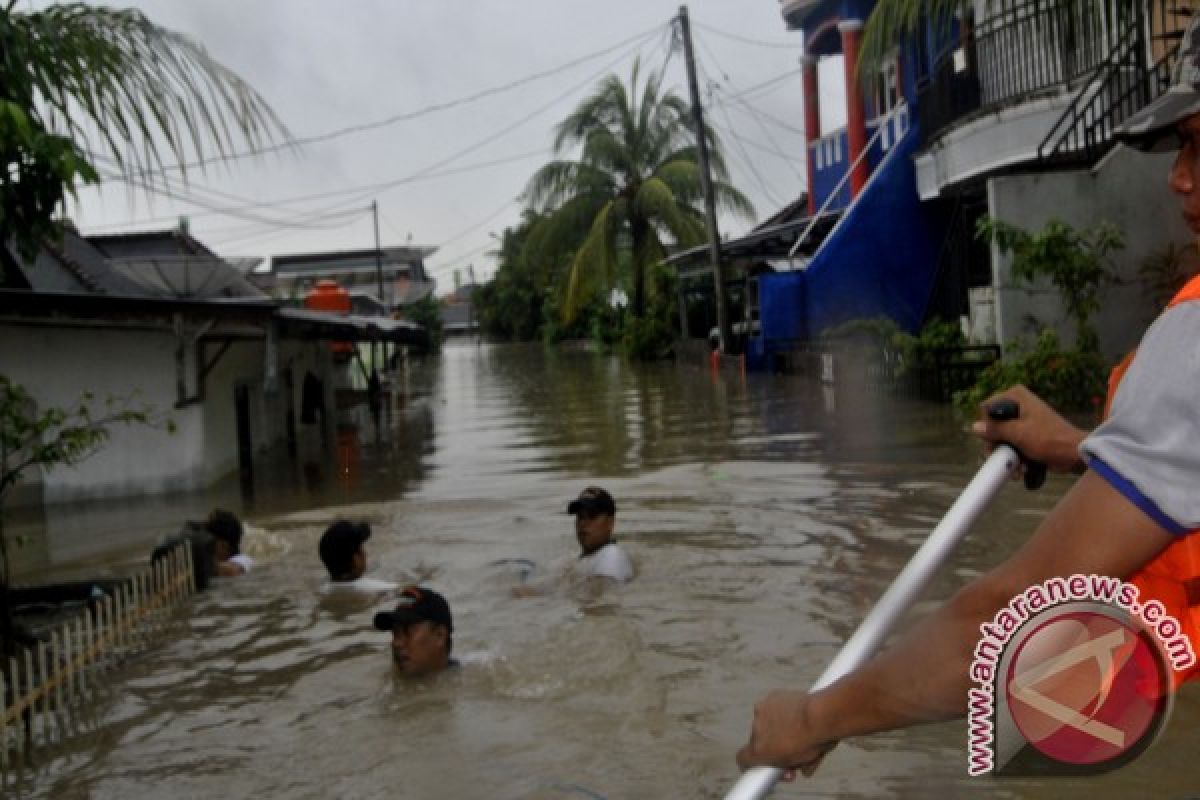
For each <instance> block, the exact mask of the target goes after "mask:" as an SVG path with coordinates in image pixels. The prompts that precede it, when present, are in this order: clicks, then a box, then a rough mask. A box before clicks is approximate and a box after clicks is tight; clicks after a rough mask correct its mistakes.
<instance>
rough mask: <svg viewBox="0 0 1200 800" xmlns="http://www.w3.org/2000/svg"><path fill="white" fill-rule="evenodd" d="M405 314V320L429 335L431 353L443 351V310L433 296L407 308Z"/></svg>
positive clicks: (426, 297)
mask: <svg viewBox="0 0 1200 800" xmlns="http://www.w3.org/2000/svg"><path fill="white" fill-rule="evenodd" d="M403 314H404V318H405V319H407V320H408V321H410V322H415V323H417V324H418V325H420V326H421V327H422V328H424V329H425V330H426V332H427V333H428V334H429V350H430V351H431V352H435V353H436V352H437V351H438V350H441V349H442V308H441V306H440V305H438V301H437V300H436V299H435V298H434V296H433V295H432V294H427V295H425V297H423V298H421V299H420V300H418V301H417V302H415V303H413V304H412V305H410V306H407V307H406V308H405V309H404V311H403Z"/></svg>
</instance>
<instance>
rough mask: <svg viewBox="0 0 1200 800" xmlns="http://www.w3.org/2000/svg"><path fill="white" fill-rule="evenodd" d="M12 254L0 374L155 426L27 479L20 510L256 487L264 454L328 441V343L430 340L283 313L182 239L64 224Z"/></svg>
mask: <svg viewBox="0 0 1200 800" xmlns="http://www.w3.org/2000/svg"><path fill="white" fill-rule="evenodd" d="M12 255H13V257H14V261H15V262H16V263H17V264H18V266H19V267H20V270H19V274H15V275H10V276H9V277H8V279H7V282H6V283H5V284H4V285H2V286H0V373H3V374H4V375H5V376H6V377H8V378H9V379H11V380H12V381H14V382H15V383H17V384H20V385H21V386H23V387H24V388H25V389H26V390H27V391H28V393H29V394H30V396H31V398H32V401H33V403H34V404H35V408H33V409H30V410H31V411H32V412H36V411H37V410H38V409H39V408H42V409H45V408H55V407H57V408H67V409H74V408H77V407H79V404H80V403H81V402H87V398H88V397H89V396H90V397H91V398H92V399H91V401H90V404H91V406H92V410H93V413H94V414H95V415H96V416H103V415H104V413H105V409H106V408H109V405H108V403H109V401H110V400H111V401H112V402H113V404H114V406H113V407H117V408H120V407H122V406H123V405H129V406H131V407H138V408H148V409H149V410H150V411H151V413H152V415H153V416H154V417H155V418H156V419H157V420H158V421H159V423H160V424H158V425H155V426H140V425H131V426H124V425H115V426H113V427H112V428H111V430H110V433H111V437H110V439H109V441H108V443H107V444H106V445H105V446H104V447H103V448H102V449H101V450H100V451H99V452H98V453H97V454H96V455H94V456H93V457H91V458H89V459H87V460H85V461H83V462H82V463H80V464H78V465H76V466H73V467H60V468H57V469H54V470H51V471H48V472H46V473H44V474H38V475H31V476H27V478H26V479H25V480H23V481H22V482H21V483H20V484H19V485H18V486H17V487H16V491H15V492H14V493H13V495H12V496H11V497H9V498H6V499H7V500H8V501H9V502H11V504H12V505H18V506H19V505H39V504H42V503H46V504H50V503H59V502H68V501H81V500H93V499H103V498H112V497H129V496H140V495H149V494H159V493H166V492H176V491H192V490H197V489H203V488H205V487H207V486H209V485H211V484H212V483H213V482H215V481H217V480H218V479H220V478H222V477H224V476H227V475H229V474H231V473H238V472H240V473H241V476H242V478H243V481H249V480H250V479H251V478H252V477H253V464H254V460H255V458H256V456H257V455H258V454H259V453H261V452H262V451H264V450H267V449H270V448H273V447H287V448H288V450H290V451H292V452H295V451H296V450H297V449H300V450H301V451H303V450H304V449H305V448H306V447H309V446H311V447H315V448H320V447H321V446H322V442H323V441H326V440H328V439H329V436H330V431H331V429H332V426H333V424H334V419H333V416H332V413H330V414H319V415H311V414H306V411H309V410H311V409H312V408H314V407H319V408H321V409H330V410H331V412H332V410H333V409H334V397H333V393H332V387H333V384H334V372H335V370H336V369H337V367H336V365H335V364H334V362H333V359H332V355H331V350H330V347H329V342H330V341H356V340H387V341H395V342H402V343H416V344H422V343H424V340H425V334H424V331H423V330H421V329H420V328H419V327H418V326H415V325H412V324H410V323H405V322H399V321H395V320H379V321H377V320H373V319H366V318H358V317H354V316H343V317H335V316H332V315H329V314H321V313H317V312H312V311H305V310H301V309H293V308H283V307H281V306H280V305H279V303H278V302H276V301H275V300H273V299H272V298H270V297H268V296H267V295H265V294H264V293H262V292H261V291H259V290H258V289H256V288H255V287H253V286H252V285H251V284H250V283H249V282H248V281H246V280H245V277H244V276H243V274H242V273H243V269H242V268H239V267H244V265H237V264H231V263H228V262H225V261H223V260H222V259H220V258H219V257H217V256H216V255H215V254H213V253H212V252H211V251H209V250H208V249H207V248H205V247H203V245H201V244H199V243H198V242H196V241H195V240H194V239H192V237H190V236H189V235H188V234H187V233H186V232H185V231H164V232H155V233H150V234H128V235H119V236H103V237H95V238H85V237H83V236H80V235H79V234H78V233H77V232H75V231H73V230H66V231H64V235H63V238H62V240H61V241H60V242H57V243H47V244H45V245H44V246H43V247H42V249H41V251H40V252H39V253H38V254H37V256H36V258H34V259H32V260H31V261H25V260H22V259H20V258H18V257H17V256H16V254H15V253H13V254H12ZM306 385H307V386H308V389H307V392H306V388H305V387H306ZM314 387H316V394H315V395H314ZM306 418H308V420H309V421H311V422H312V423H313V424H311V425H308V426H306V425H305V424H304V423H305V421H306ZM168 420H169V423H170V424H169V425H168V424H167V422H168ZM306 431H307V433H306Z"/></svg>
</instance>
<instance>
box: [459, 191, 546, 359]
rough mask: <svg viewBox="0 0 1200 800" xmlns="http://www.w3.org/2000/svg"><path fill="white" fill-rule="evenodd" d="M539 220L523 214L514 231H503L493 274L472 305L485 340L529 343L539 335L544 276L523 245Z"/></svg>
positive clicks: (534, 215)
mask: <svg viewBox="0 0 1200 800" xmlns="http://www.w3.org/2000/svg"><path fill="white" fill-rule="evenodd" d="M538 219H539V217H538V216H537V215H536V214H534V213H532V212H530V211H526V212H525V214H524V217H523V218H522V220H521V223H520V224H519V225H518V226H517V227H516V228H506V229H505V230H504V235H503V236H502V237H501V239H500V249H499V250H497V251H495V252H493V253H492V255H494V256H496V259H497V267H496V274H495V276H494V277H493V278H492V280H491V281H489V282H488V283H486V284H484V285H483V286H481V287H479V289H478V290H476V292H475V296H474V298H473V301H474V303H475V311H476V313H477V314H478V316H479V326H480V329H481V330H482V331H483V333H484V334H486V335H487V336H489V337H492V338H496V339H504V340H509V341H522V342H527V341H532V340H534V339H537V338H538V337H539V336H540V335H541V329H542V323H543V317H544V310H543V306H544V304H545V299H546V295H547V293H548V292H549V287H548V285H547V284H546V274H547V273H548V272H549V270H542V269H539V268H538V266H539V265H538V264H537V263H536V262H534V261H533V260H532V259H531V258H530V257H529V256H530V254H529V253H528V252H527V249H526V247H525V243H526V241H527V240H528V238H529V235H530V232H531V231H532V229H533V227H534V225H535V224H536V223H537V222H538Z"/></svg>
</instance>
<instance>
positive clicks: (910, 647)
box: [738, 473, 1171, 768]
mask: <svg viewBox="0 0 1200 800" xmlns="http://www.w3.org/2000/svg"><path fill="white" fill-rule="evenodd" d="M1170 542H1171V536H1170V534H1169V533H1167V532H1166V531H1165V530H1163V529H1162V528H1161V527H1159V526H1158V525H1157V524H1156V523H1155V522H1154V521H1153V520H1151V519H1150V518H1149V517H1147V516H1146V515H1145V514H1144V513H1142V512H1141V511H1140V510H1139V509H1138V508H1137V507H1136V506H1134V505H1133V504H1132V503H1130V502H1129V501H1128V500H1126V499H1125V498H1124V497H1123V496H1122V495H1121V494H1119V493H1118V492H1117V491H1116V490H1115V489H1113V488H1112V487H1111V486H1110V485H1109V484H1108V483H1106V482H1105V481H1104V479H1103V478H1100V477H1099V476H1097V475H1095V474H1092V473H1088V474H1085V475H1084V476H1083V477H1082V478H1080V480H1079V481H1078V482H1077V483H1076V484H1075V485H1074V486H1073V487H1072V488H1071V490H1070V491H1069V492H1068V493H1067V494H1066V496H1064V497H1063V499H1062V500H1061V501H1060V502H1059V503H1058V505H1056V506H1055V508H1054V509H1053V510H1052V511H1051V512H1050V514H1049V515H1048V516H1047V517H1046V518H1045V520H1043V522H1042V524H1041V525H1040V526H1039V527H1038V529H1037V531H1036V532H1035V533H1034V535H1033V537H1032V538H1031V539H1030V540H1029V541H1028V542H1026V544H1025V545H1024V546H1023V547H1022V548H1021V549H1020V550H1019V551H1018V552H1017V553H1015V554H1014V555H1013V556H1012V557H1011V558H1009V559H1008V560H1007V561H1005V562H1004V563H1003V564H1001V565H1000V566H998V567H997V568H995V569H994V570H992V571H991V572H989V573H987V574H986V575H984V576H982V577H980V578H979V579H977V580H975V581H973V582H972V583H971V584H969V585H968V586H966V587H964V588H963V589H962V590H960V591H959V592H958V593H957V594H955V596H954V597H953V598H951V599H950V600H949V601H948V602H947V603H946V604H945V605H944V606H942V607H941V608H940V609H939V610H938V611H937V612H935V613H934V614H933V615H931V616H930V617H929V618H928V619H926V620H924V621H922V622H921V623H920V624H919V625H918V626H917V627H916V628H914V629H913V630H912V631H911V632H910V633H909V634H907V635H906V636H905V637H904V638H903V639H902V640H901V641H900V642H898V643H897V644H896V645H895V646H894V647H892V648H891V649H889V650H887V651H885V652H884V653H883V654H881V655H880V656H878V657H876V658H875V659H874V660H872V661H871V662H870V663H869V664H867V665H866V666H865V667H863V668H862V669H860V670H858V671H856V672H854V673H851V674H850V675H848V676H847V677H845V678H843V679H842V680H840V681H838V682H837V683H834V684H833V685H831V686H829V687H828V688H826V689H824V690H822V691H820V692H816V693H813V694H809V693H807V692H786V691H784V692H774V693H772V694H770V695H768V696H767V697H766V698H765V699H764V700H763V701H761V702H760V703H759V704H758V705H757V706H756V707H755V716H754V725H753V729H752V731H751V736H750V741H749V743H748V744H747V745H746V746H745V747H744V748H742V750H741V751H740V752H739V753H738V764H739V765H740V766H742V767H743V768H745V767H749V766H755V765H770V766H776V767H783V768H792V767H798V768H803V767H804V766H805V765H807V764H811V763H813V762H814V761H815V760H816V759H817V758H819V756H820V755H821V754H822V753H823V752H825V751H826V750H828V749H829V747H831V746H832V745H833V744H834V743H836V742H837V741H838V740H840V739H844V738H846V737H849V736H858V735H862V734H866V733H874V732H877V731H883V730H890V729H893V728H900V727H905V726H907V725H912V724H916V723H919V722H930V721H934V720H940V719H948V718H951V717H955V716H961V715H962V714H964V713H965V711H966V703H967V690H968V688H969V687H970V678H969V674H968V671H969V668H970V661H971V657H972V652H973V650H974V647H975V644H976V643H977V642H978V640H979V637H980V630H979V626H980V624H981V623H983V622H986V621H988V620H990V619H991V618H992V617H993V616H994V615H995V613H996V612H997V611H998V610H999V609H1000V608H1001V607H1002V606H1004V605H1005V604H1007V603H1008V602H1009V600H1011V599H1012V598H1013V597H1014V596H1016V595H1017V594H1019V593H1021V592H1022V591H1024V590H1025V589H1027V588H1029V587H1030V586H1032V585H1034V584H1036V583H1040V582H1042V581H1044V580H1046V579H1048V578H1052V577H1055V576H1068V575H1073V574H1080V573H1082V574H1091V573H1095V574H1099V575H1113V576H1116V577H1120V578H1125V577H1128V576H1129V575H1131V574H1132V573H1134V572H1135V571H1137V569H1138V568H1140V567H1141V566H1142V565H1143V564H1145V563H1146V562H1147V561H1149V560H1150V559H1151V558H1153V557H1154V556H1155V555H1156V554H1157V553H1158V552H1159V551H1161V550H1162V549H1163V548H1165V547H1166V546H1167V545H1168V544H1170Z"/></svg>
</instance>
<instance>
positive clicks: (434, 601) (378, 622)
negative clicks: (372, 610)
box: [375, 586, 454, 633]
mask: <svg viewBox="0 0 1200 800" xmlns="http://www.w3.org/2000/svg"><path fill="white" fill-rule="evenodd" d="M400 596H401V600H400V602H399V603H398V604H397V605H396V609H395V610H394V611H380V612H379V613H378V614H376V615H375V629H376V630H381V631H394V630H396V628H397V627H399V626H400V625H409V624H412V623H414V622H432V623H434V624H435V625H441V626H443V627H444V628H445V629H446V630H447V631H449V632H450V633H454V618H453V617H451V616H450V604H449V603H447V602H446V598H444V597H442V596H441V595H440V594H438V593H437V592H435V591H434V590H433V589H425V588H422V587H420V586H407V587H405V588H404V589H403V590H402V591H401V592H400Z"/></svg>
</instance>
